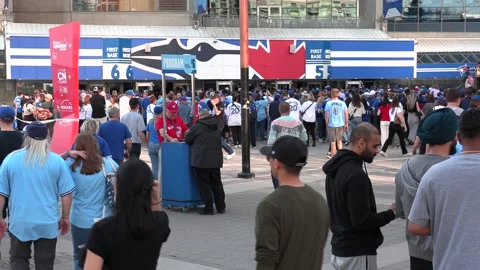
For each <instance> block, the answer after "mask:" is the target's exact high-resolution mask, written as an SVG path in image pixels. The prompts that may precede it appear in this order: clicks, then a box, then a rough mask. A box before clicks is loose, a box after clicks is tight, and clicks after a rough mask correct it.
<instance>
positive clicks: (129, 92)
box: [125, 90, 135, 96]
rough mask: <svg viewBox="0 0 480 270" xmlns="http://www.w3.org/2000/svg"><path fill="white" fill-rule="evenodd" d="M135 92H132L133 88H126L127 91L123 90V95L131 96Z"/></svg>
mask: <svg viewBox="0 0 480 270" xmlns="http://www.w3.org/2000/svg"><path fill="white" fill-rule="evenodd" d="M134 94H135V93H134V92H133V90H128V91H127V92H125V95H127V96H133V95H134Z"/></svg>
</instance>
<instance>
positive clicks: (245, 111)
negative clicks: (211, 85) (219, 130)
mask: <svg viewBox="0 0 480 270" xmlns="http://www.w3.org/2000/svg"><path fill="white" fill-rule="evenodd" d="M240 61H241V62H240V87H241V88H242V100H243V102H242V172H240V173H238V177H240V178H246V179H249V178H252V177H255V174H253V173H252V172H251V170H250V139H251V138H250V128H251V127H250V100H249V91H248V90H249V89H248V0H240Z"/></svg>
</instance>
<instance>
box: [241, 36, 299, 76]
mask: <svg viewBox="0 0 480 270" xmlns="http://www.w3.org/2000/svg"><path fill="white" fill-rule="evenodd" d="M292 44H295V41H294V40H271V41H269V45H270V46H269V47H270V52H268V51H267V50H266V49H265V48H263V46H259V47H258V48H249V49H248V53H249V64H250V67H251V68H253V69H254V70H255V71H256V72H257V73H258V75H259V76H260V77H262V78H263V79H266V80H269V79H273V80H276V79H282V80H295V79H299V78H300V77H302V76H303V75H304V74H305V47H304V46H303V47H301V48H300V49H299V50H297V51H296V52H295V53H290V45H292Z"/></svg>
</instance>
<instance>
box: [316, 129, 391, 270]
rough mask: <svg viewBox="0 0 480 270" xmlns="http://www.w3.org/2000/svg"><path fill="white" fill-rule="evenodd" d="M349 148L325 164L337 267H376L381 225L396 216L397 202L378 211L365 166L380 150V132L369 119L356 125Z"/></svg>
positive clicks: (326, 186)
mask: <svg viewBox="0 0 480 270" xmlns="http://www.w3.org/2000/svg"><path fill="white" fill-rule="evenodd" d="M350 138H351V139H350V147H349V149H348V150H347V149H343V150H340V151H339V152H338V153H337V154H336V155H335V156H334V157H333V158H332V159H330V160H329V161H328V162H327V163H325V165H324V166H323V171H324V172H325V174H326V175H327V179H326V184H325V189H326V194H327V201H328V207H329V209H330V228H331V230H332V233H333V236H332V242H331V243H332V259H331V262H332V265H333V267H334V268H335V269H342V270H343V269H347V270H350V269H352V270H353V269H367V270H376V269H377V257H376V255H377V248H378V247H379V246H380V245H381V244H382V243H383V235H382V232H381V231H380V227H383V226H385V225H386V224H388V223H390V221H392V220H394V219H395V205H394V204H392V206H391V207H390V209H389V210H387V211H384V212H381V213H377V207H376V203H375V195H374V193H373V189H372V182H371V181H370V178H369V177H368V174H367V172H366V167H365V170H364V168H363V166H364V162H367V163H372V162H373V159H374V157H375V156H376V155H377V154H378V153H379V147H380V145H381V144H380V133H379V131H378V129H377V128H375V127H374V126H373V125H372V124H370V123H361V124H360V125H358V126H357V127H356V128H354V129H353V131H352V134H351V137H350Z"/></svg>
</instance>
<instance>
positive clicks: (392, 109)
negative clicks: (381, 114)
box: [388, 107, 403, 122]
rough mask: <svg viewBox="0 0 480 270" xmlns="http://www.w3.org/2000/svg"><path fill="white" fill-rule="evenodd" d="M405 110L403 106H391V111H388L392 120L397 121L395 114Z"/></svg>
mask: <svg viewBox="0 0 480 270" xmlns="http://www.w3.org/2000/svg"><path fill="white" fill-rule="evenodd" d="M402 112H403V110H402V109H401V108H398V107H397V108H393V107H392V108H391V109H390V111H388V115H389V116H390V122H394V121H395V116H397V114H398V113H402Z"/></svg>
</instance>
